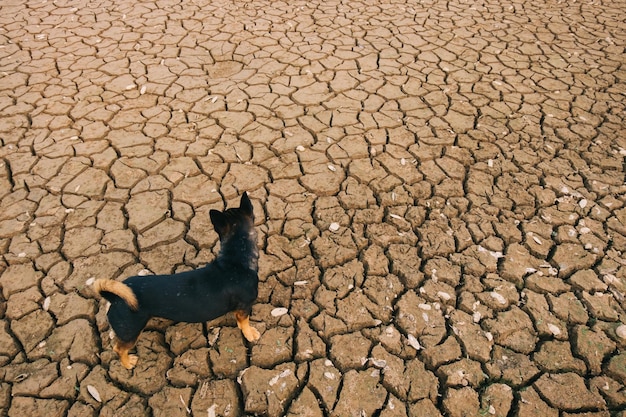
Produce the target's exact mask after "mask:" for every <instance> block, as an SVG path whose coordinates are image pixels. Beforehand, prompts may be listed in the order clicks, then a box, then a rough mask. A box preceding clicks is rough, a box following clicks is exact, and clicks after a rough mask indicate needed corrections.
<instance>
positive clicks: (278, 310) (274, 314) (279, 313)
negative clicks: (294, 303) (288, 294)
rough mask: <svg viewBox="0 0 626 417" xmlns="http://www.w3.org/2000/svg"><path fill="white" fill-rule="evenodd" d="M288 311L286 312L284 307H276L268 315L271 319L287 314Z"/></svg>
mask: <svg viewBox="0 0 626 417" xmlns="http://www.w3.org/2000/svg"><path fill="white" fill-rule="evenodd" d="M288 311H289V310H287V309H286V308H285V307H278V308H275V309H273V310H272V311H271V313H270V314H271V315H272V317H280V316H284V315H285V314H287V312H288Z"/></svg>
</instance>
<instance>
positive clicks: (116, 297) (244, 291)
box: [93, 192, 260, 369]
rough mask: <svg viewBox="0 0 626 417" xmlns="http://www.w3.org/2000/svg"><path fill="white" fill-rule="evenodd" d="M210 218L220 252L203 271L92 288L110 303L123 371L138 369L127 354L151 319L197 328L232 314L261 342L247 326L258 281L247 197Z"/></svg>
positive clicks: (134, 359) (252, 338)
mask: <svg viewBox="0 0 626 417" xmlns="http://www.w3.org/2000/svg"><path fill="white" fill-rule="evenodd" d="M209 216H210V218H211V222H212V223H213V227H214V228H215V231H216V232H217V234H218V236H219V240H220V250H219V253H218V255H217V257H216V258H215V260H214V261H213V262H211V263H209V264H208V265H206V266H205V267H203V268H199V269H196V270H193V271H187V272H182V273H178V274H172V275H150V276H133V277H130V278H128V279H126V280H124V281H123V282H120V281H114V280H110V279H98V280H96V281H95V282H94V283H93V289H94V291H95V292H96V293H98V294H99V295H101V296H102V297H104V298H105V299H106V300H108V301H109V302H110V303H111V305H110V308H109V311H108V312H107V317H108V320H109V325H110V326H111V328H112V329H113V331H114V332H115V340H114V344H113V350H114V351H115V352H116V353H117V354H118V355H119V357H120V362H121V363H122V365H123V366H124V367H125V368H126V369H132V368H134V367H135V365H136V364H137V359H138V357H137V355H130V354H129V351H130V349H132V348H133V347H134V346H135V343H136V342H137V338H138V337H139V334H140V333H141V331H142V330H143V329H144V327H145V326H146V324H147V323H148V320H149V319H150V318H151V317H162V318H166V319H170V320H174V321H177V322H188V323H199V322H206V321H210V320H213V319H215V318H217V317H220V316H223V315H225V314H227V313H229V312H235V318H236V319H237V326H238V327H239V329H241V331H242V333H243V335H244V337H245V338H246V339H247V340H248V341H250V342H254V341H256V340H258V339H259V337H260V333H259V331H258V330H257V329H255V328H254V327H252V326H251V325H250V321H249V318H250V314H251V313H252V305H253V304H254V301H255V300H256V298H257V295H258V282H259V277H258V259H259V250H258V247H257V233H256V231H255V229H254V213H253V210H252V203H251V202H250V198H249V197H248V194H247V193H245V192H244V193H243V195H242V196H241V200H240V203H239V207H238V208H230V209H227V210H225V211H223V212H222V211H219V210H211V211H210V212H209Z"/></svg>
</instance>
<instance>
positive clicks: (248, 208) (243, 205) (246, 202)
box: [239, 191, 253, 216]
mask: <svg viewBox="0 0 626 417" xmlns="http://www.w3.org/2000/svg"><path fill="white" fill-rule="evenodd" d="M239 208H240V209H243V211H244V212H245V213H246V214H247V215H249V216H252V214H253V213H252V202H251V201H250V197H248V193H247V192H245V191H244V193H243V194H242V195H241V201H240V202H239Z"/></svg>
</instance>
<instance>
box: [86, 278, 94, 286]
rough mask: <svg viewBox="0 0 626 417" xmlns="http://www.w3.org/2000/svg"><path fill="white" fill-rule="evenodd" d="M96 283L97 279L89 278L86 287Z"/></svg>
mask: <svg viewBox="0 0 626 417" xmlns="http://www.w3.org/2000/svg"><path fill="white" fill-rule="evenodd" d="M94 282H96V278H95V277H91V278H88V279H87V281H85V285H92V284H93V283H94Z"/></svg>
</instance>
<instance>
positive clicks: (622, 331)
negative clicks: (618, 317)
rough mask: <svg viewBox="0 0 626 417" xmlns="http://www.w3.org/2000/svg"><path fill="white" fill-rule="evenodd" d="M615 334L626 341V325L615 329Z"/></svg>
mask: <svg viewBox="0 0 626 417" xmlns="http://www.w3.org/2000/svg"><path fill="white" fill-rule="evenodd" d="M615 334H616V335H617V337H619V338H620V339H626V324H621V325H619V326H617V329H615Z"/></svg>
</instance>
